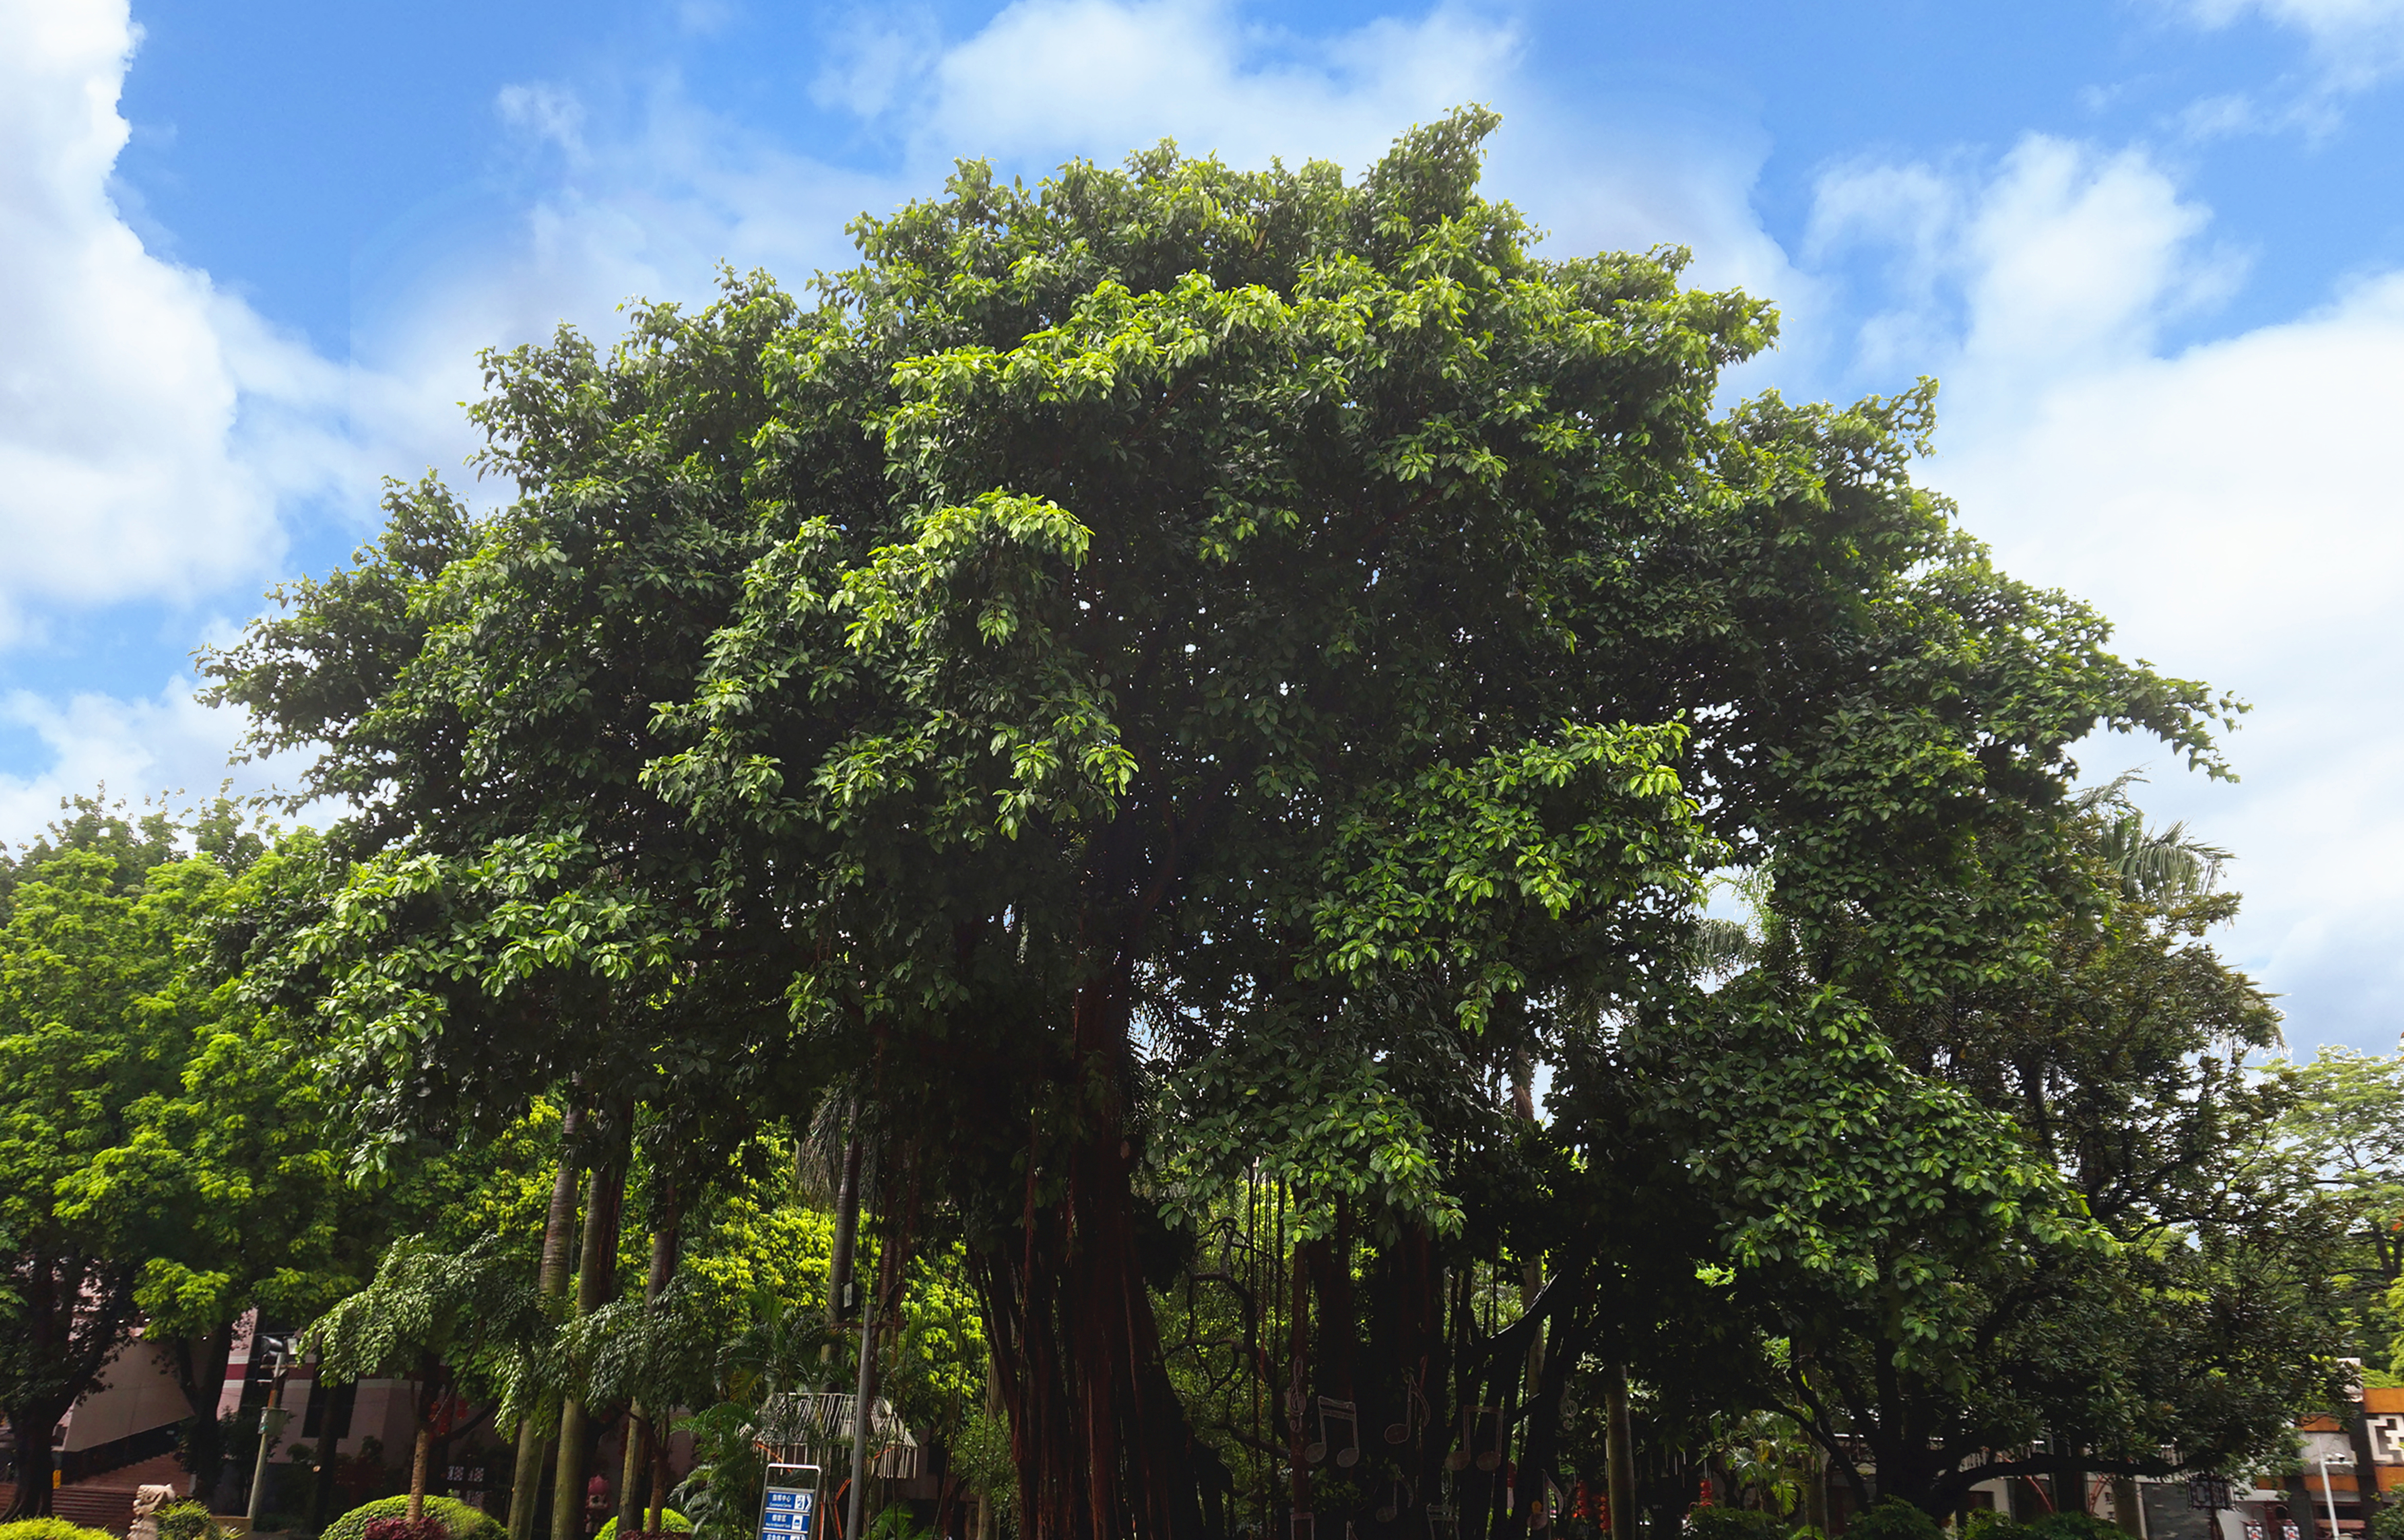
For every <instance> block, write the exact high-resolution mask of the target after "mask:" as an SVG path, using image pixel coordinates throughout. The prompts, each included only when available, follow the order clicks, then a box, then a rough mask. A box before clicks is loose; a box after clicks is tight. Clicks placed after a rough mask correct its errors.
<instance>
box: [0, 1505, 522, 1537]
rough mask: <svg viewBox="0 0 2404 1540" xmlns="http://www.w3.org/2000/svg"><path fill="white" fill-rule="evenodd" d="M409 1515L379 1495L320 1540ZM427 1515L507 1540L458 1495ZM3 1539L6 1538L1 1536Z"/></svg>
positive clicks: (362, 1533)
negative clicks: (458, 1497) (384, 1520)
mask: <svg viewBox="0 0 2404 1540" xmlns="http://www.w3.org/2000/svg"><path fill="white" fill-rule="evenodd" d="M408 1517H409V1499H408V1498H407V1497H379V1498H377V1499H376V1500H375V1501H374V1502H372V1503H362V1504H360V1505H358V1506H357V1507H356V1508H353V1509H352V1510H351V1511H350V1512H348V1513H346V1514H344V1515H342V1517H341V1518H340V1519H335V1520H334V1521H333V1522H332V1523H330V1524H328V1525H327V1526H326V1529H325V1533H322V1534H320V1535H319V1536H318V1537H317V1540H368V1525H369V1524H370V1523H371V1522H373V1521H374V1520H376V1519H406V1518H408ZM426 1518H428V1519H440V1520H441V1521H442V1527H443V1529H444V1530H445V1531H447V1532H448V1533H449V1534H450V1537H451V1540H508V1535H509V1531H507V1530H505V1529H503V1528H501V1525H500V1521H499V1520H498V1519H495V1518H494V1517H493V1516H492V1515H490V1514H488V1513H482V1512H480V1511H478V1510H477V1509H475V1508H471V1507H469V1506H468V1505H467V1504H465V1503H462V1502H460V1501H459V1500H458V1499H457V1498H455V1497H428V1498H427V1499H426ZM0 1540H6V1537H5V1536H0Z"/></svg>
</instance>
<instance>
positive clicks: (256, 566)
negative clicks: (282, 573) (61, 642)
mask: <svg viewBox="0 0 2404 1540" xmlns="http://www.w3.org/2000/svg"><path fill="white" fill-rule="evenodd" d="M0 37H5V38H7V46H6V47H0V336H5V337H6V338H7V340H8V341H7V350H6V352H5V354H0V543H5V545H6V547H7V551H8V560H7V563H6V564H5V565H0V644H5V643H7V641H9V640H12V639H19V638H21V637H22V636H23V634H24V633H25V631H26V630H27V629H28V628H29V627H30V626H32V625H35V624H37V623H38V618H39V615H40V612H41V611H42V610H44V609H48V608H49V607H52V606H57V605H68V606H80V605H90V604H96V603H104V602H109V601H115V600H122V599H127V598H136V597H153V596H163V597H168V598H173V599H189V598H190V597H192V596H194V595H200V594H204V593H206V592H208V591H209V590H210V589H212V588H215V587H217V586H219V585H221V584H223V583H225V582H227V581H231V580H233V579H236V578H246V577H254V576H257V575H258V574H259V573H261V572H263V571H265V570H268V569H269V568H271V567H272V565H273V562H274V560H275V558H276V556H277V555H278V554H279V553H280V552H281V550H282V544H283V535H282V528H281V525H280V524H279V521H278V509H279V506H280V505H281V504H282V503H283V502H284V501H285V500H286V499H288V498H291V497H296V496H301V495H305V494H308V493H310V492H313V491H316V490H320V489H323V488H325V487H327V486H328V485H329V484H331V483H333V482H334V480H335V479H336V478H337V477H338V476H339V475H340V474H341V472H342V468H343V466H344V464H345V463H346V452H345V448H344V445H343V443H342V440H341V437H340V434H339V429H338V427H337V426H336V424H335V421H334V418H335V414H336V413H338V411H339V409H340V406H341V404H342V375H341V371H338V370H337V369H335V368H334V367H332V366H330V365H328V364H327V363H325V362H324V361H323V360H321V359H319V358H317V357H315V356H314V355H313V354H312V353H310V352H309V350H308V349H307V348H306V347H304V346H302V345H300V344H298V343H294V342H292V341H290V340H289V339H287V338H285V337H282V336H279V335H278V334H276V333H275V332H274V331H273V329H271V328H270V327H269V326H267V325H266V324H265V323H264V322H263V321H261V320H260V319H259V316H258V315H256V314H254V313H253V312H252V311H250V310H249V309H248V308H247V307H246V306H245V305H244V304H243V303H242V302H241V301H238V300H236V299H233V298H231V296H228V295H226V294H224V293H222V292H220V291H219V290H217V288H216V287H214V286H213V285H212V284H211V283H210V281H209V278H208V276H207V275H206V274H205V273H198V272H195V271H193V270H191V269H189V268H183V267H177V266H175V265H173V264H171V263H168V262H165V261H161V260H160V259H158V258H156V257H154V256H152V255H151V254H150V253H148V252H147V251H146V250H144V248H143V245H142V242H141V240H140V238H139V237H137V236H136V235H135V234H134V232H133V231H132V230H131V229H130V228H128V226H127V225H126V223H125V221H124V219H123V218H121V217H119V212H118V210H117V209H116V207H115V206H114V205H113V204H112V203H111V202H110V199H109V193H108V178H109V175H110V172H111V169H112V167H113V166H114V164H115V162H116V159H117V155H118V152H119V150H120V149H121V148H122V147H124V144H125V140H126V134H127V127H126V123H125V119H123V118H122V117H120V116H119V113H118V110H117V100H118V92H119V86H120V85H121V83H122V81H123V79H124V75H125V69H126V64H127V61H128V59H129V58H130V57H131V55H132V52H133V46H134V43H135V41H136V38H137V34H136V31H135V29H134V28H133V24H132V21H131V19H130V17H129V16H128V14H127V9H126V6H125V4H124V0H0Z"/></svg>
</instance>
